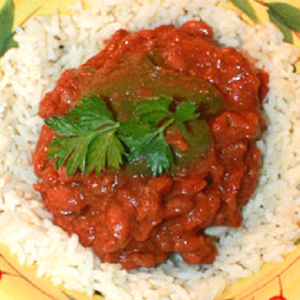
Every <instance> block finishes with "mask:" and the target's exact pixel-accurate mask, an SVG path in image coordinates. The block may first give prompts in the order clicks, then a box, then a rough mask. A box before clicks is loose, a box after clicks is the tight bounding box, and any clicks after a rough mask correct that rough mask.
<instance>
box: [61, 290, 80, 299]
mask: <svg viewBox="0 0 300 300" xmlns="http://www.w3.org/2000/svg"><path fill="white" fill-rule="evenodd" d="M61 292H62V294H64V295H65V296H66V297H67V298H68V299H69V300H76V299H75V298H73V297H72V296H70V295H69V294H67V293H66V292H65V291H62V290H61Z"/></svg>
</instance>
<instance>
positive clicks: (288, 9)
mask: <svg viewBox="0 0 300 300" xmlns="http://www.w3.org/2000/svg"><path fill="white" fill-rule="evenodd" d="M266 4H267V5H268V7H269V9H270V10H271V11H272V12H273V13H274V14H276V15H277V16H278V17H279V18H280V19H281V20H283V22H284V25H285V26H286V27H288V28H289V29H291V30H295V31H297V32H300V10H299V9H298V8H296V7H294V6H292V5H290V4H287V3H281V2H271V3H266Z"/></svg>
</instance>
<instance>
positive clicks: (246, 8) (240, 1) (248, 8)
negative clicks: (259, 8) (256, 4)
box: [231, 0, 259, 24]
mask: <svg viewBox="0 0 300 300" xmlns="http://www.w3.org/2000/svg"><path fill="white" fill-rule="evenodd" d="M231 2H232V3H233V4H234V5H235V6H236V7H237V8H239V9H240V10H241V11H242V12H243V13H245V14H246V15H247V16H248V17H249V18H250V19H251V20H252V21H253V22H254V23H255V24H257V23H259V19H258V17H257V15H256V12H255V10H254V8H253V7H252V5H251V3H250V2H249V0H231Z"/></svg>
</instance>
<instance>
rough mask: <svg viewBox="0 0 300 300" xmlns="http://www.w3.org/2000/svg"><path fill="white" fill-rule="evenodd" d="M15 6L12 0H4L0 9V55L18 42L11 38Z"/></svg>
mask: <svg viewBox="0 0 300 300" xmlns="http://www.w3.org/2000/svg"><path fill="white" fill-rule="evenodd" d="M14 12H15V6H14V2H13V0H6V1H5V2H4V5H3V6H2V7H1V9H0V57H2V56H3V55H4V54H5V52H6V51H7V50H8V49H10V48H13V47H17V46H18V44H17V42H15V41H14V40H13V36H14V34H15V33H14V32H13V31H12V27H13V23H14Z"/></svg>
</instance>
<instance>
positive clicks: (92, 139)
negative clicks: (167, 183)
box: [45, 96, 125, 176]
mask: <svg viewBox="0 0 300 300" xmlns="http://www.w3.org/2000/svg"><path fill="white" fill-rule="evenodd" d="M45 123H46V124H47V125H48V126H49V127H50V128H51V129H53V130H55V131H56V135H57V136H58V137H57V138H54V139H53V141H52V142H51V143H50V145H49V150H48V157H49V158H50V159H55V158H56V159H57V160H56V168H57V169H59V168H60V167H62V166H63V165H64V164H65V163H66V166H67V175H68V176H70V175H73V174H75V172H76V171H77V170H78V169H80V170H81V171H82V172H83V173H84V172H87V173H90V172H92V171H94V170H95V172H96V174H99V173H100V172H101V171H102V170H104V169H105V166H106V165H108V166H109V167H113V168H114V169H119V167H120V164H121V162H122V155H123V154H124V152H125V150H124V148H123V145H122V144H121V142H120V141H119V140H118V139H117V138H116V129H117V127H118V126H119V124H118V123H117V122H115V121H114V120H113V115H112V113H111V112H110V111H109V110H108V109H107V107H106V105H105V102H104V100H103V99H101V98H100V97H96V96H93V97H91V98H90V99H87V98H83V99H82V103H81V105H77V106H75V108H73V109H71V110H70V111H69V112H68V113H67V114H66V115H65V116H63V117H54V118H51V119H47V120H45Z"/></svg>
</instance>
